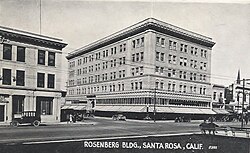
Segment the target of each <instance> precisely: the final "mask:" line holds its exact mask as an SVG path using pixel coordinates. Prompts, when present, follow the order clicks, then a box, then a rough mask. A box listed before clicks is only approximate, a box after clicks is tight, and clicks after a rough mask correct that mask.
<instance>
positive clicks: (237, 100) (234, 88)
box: [227, 78, 250, 114]
mask: <svg viewBox="0 0 250 153" xmlns="http://www.w3.org/2000/svg"><path fill="white" fill-rule="evenodd" d="M243 92H244V94H243ZM227 97H228V99H227V109H229V110H231V111H232V112H234V113H236V114H242V108H243V107H242V106H243V105H244V109H243V112H245V113H248V112H249V111H250V105H249V104H250V85H249V84H248V83H247V82H245V84H244V85H243V80H240V79H239V78H238V79H237V81H236V82H234V83H232V84H231V85H230V86H229V88H228V92H227ZM243 101H244V103H243Z"/></svg>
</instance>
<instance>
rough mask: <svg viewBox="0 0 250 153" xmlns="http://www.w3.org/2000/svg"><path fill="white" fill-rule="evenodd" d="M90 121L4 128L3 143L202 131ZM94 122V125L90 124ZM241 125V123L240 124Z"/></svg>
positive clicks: (187, 125) (167, 124)
mask: <svg viewBox="0 0 250 153" xmlns="http://www.w3.org/2000/svg"><path fill="white" fill-rule="evenodd" d="M85 123H86V124H73V125H49V126H40V127H37V128H35V127H33V126H20V127H18V128H12V127H0V138H1V139H0V144H19V143H27V142H44V141H52V140H71V139H88V138H102V137H119V136H120V137H121V136H135V135H136V136H137V135H156V134H174V133H195V132H198V131H199V128H198V125H199V123H198V122H191V123H173V122H156V123H154V122H152V121H150V122H147V121H132V120H129V121H113V120H112V119H106V118H93V119H91V120H86V121H85ZM90 123H94V124H90ZM237 124H239V123H237Z"/></svg>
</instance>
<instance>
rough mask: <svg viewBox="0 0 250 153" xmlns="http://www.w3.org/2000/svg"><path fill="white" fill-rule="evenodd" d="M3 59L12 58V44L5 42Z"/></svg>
mask: <svg viewBox="0 0 250 153" xmlns="http://www.w3.org/2000/svg"><path fill="white" fill-rule="evenodd" d="M3 59H6V60H11V59H12V45H9V44H3Z"/></svg>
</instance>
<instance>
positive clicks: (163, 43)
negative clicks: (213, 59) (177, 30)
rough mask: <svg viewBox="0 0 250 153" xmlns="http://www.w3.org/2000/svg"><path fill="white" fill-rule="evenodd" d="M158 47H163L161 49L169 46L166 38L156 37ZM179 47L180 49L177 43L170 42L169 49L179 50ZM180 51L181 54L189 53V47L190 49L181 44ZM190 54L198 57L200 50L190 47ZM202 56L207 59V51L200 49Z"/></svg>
mask: <svg viewBox="0 0 250 153" xmlns="http://www.w3.org/2000/svg"><path fill="white" fill-rule="evenodd" d="M156 45H158V46H161V47H165V46H167V45H166V40H165V38H164V37H159V36H157V37H156ZM177 47H178V45H177V42H176V41H173V40H169V49H170V50H177ZM179 50H180V52H184V53H188V50H189V47H188V45H187V44H184V43H180V46H179ZM190 53H191V54H192V55H196V56H197V55H198V48H197V47H193V46H190ZM200 55H201V57H203V58H207V50H205V49H200Z"/></svg>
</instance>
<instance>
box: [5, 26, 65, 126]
mask: <svg viewBox="0 0 250 153" xmlns="http://www.w3.org/2000/svg"><path fill="white" fill-rule="evenodd" d="M66 45H67V44H66V43H64V42H62V40H61V39H57V38H52V37H48V36H43V35H38V34H34V33H30V32H26V31H21V30H16V29H12V28H7V27H0V122H6V123H8V122H11V120H12V118H13V117H15V116H16V115H19V114H21V113H22V112H23V111H36V112H37V113H38V114H39V115H41V121H42V122H59V121H60V106H61V105H60V104H61V103H60V100H61V96H62V91H61V86H60V85H61V76H62V72H61V64H62V63H61V58H62V49H63V48H64V47H65V46H66Z"/></svg>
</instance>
